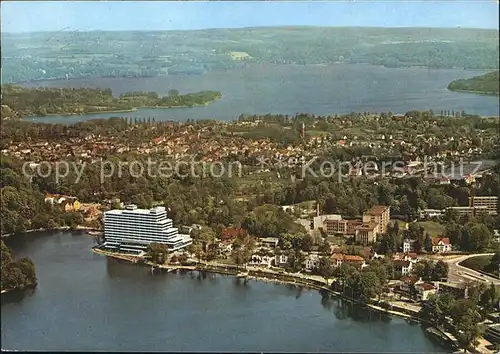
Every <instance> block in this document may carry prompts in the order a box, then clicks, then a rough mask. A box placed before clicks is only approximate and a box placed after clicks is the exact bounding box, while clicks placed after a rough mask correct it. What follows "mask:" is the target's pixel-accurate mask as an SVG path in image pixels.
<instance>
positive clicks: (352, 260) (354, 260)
mask: <svg viewBox="0 0 500 354" xmlns="http://www.w3.org/2000/svg"><path fill="white" fill-rule="evenodd" d="M331 260H332V266H333V267H340V266H341V265H342V264H343V263H349V264H353V265H358V266H360V267H361V268H364V267H366V263H365V259H364V258H363V257H361V256H356V255H349V254H342V253H334V254H333V255H332V257H331Z"/></svg>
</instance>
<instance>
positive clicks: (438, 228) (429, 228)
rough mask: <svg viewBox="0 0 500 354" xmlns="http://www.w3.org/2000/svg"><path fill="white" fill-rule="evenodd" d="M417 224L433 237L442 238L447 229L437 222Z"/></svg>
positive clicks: (420, 222)
mask: <svg viewBox="0 0 500 354" xmlns="http://www.w3.org/2000/svg"><path fill="white" fill-rule="evenodd" d="M417 224H418V225H419V226H422V227H423V228H424V230H425V232H428V233H429V234H430V235H431V236H441V235H442V234H443V233H444V232H445V229H446V227H445V226H444V225H441V224H440V223H437V222H435V221H419V222H417Z"/></svg>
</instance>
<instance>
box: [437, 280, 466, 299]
mask: <svg viewBox="0 0 500 354" xmlns="http://www.w3.org/2000/svg"><path fill="white" fill-rule="evenodd" d="M437 286H438V293H439V294H450V295H452V296H453V297H454V298H456V299H467V298H468V297H469V287H468V286H467V284H463V283H446V282H438V283H437Z"/></svg>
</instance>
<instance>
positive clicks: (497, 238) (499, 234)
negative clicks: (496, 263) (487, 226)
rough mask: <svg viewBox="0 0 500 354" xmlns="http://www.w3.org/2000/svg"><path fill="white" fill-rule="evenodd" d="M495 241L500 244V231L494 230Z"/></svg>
mask: <svg viewBox="0 0 500 354" xmlns="http://www.w3.org/2000/svg"><path fill="white" fill-rule="evenodd" d="M493 240H494V241H495V242H497V243H500V231H499V230H498V229H495V230H493Z"/></svg>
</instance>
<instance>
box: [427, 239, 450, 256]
mask: <svg viewBox="0 0 500 354" xmlns="http://www.w3.org/2000/svg"><path fill="white" fill-rule="evenodd" d="M451 249H452V248H451V243H450V239H449V238H447V237H433V238H432V252H435V253H444V252H451Z"/></svg>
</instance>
